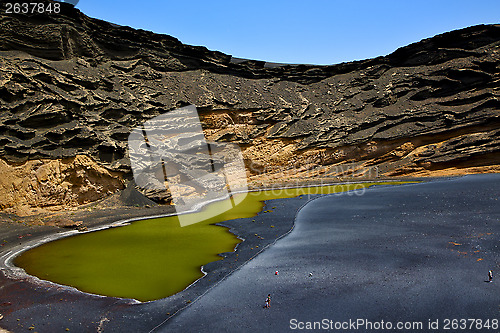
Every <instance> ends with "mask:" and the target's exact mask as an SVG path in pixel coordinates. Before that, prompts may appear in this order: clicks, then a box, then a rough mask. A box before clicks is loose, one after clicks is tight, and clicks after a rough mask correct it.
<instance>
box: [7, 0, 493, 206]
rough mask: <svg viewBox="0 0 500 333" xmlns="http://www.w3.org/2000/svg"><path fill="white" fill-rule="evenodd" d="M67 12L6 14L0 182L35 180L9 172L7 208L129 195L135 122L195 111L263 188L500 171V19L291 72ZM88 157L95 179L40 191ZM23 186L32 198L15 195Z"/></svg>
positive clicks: (206, 129) (211, 134)
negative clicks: (49, 173) (48, 175)
mask: <svg viewBox="0 0 500 333" xmlns="http://www.w3.org/2000/svg"><path fill="white" fill-rule="evenodd" d="M62 7H63V10H62V12H61V13H60V14H51V15H10V14H9V15H6V14H5V13H2V14H1V17H0V156H1V158H2V159H3V161H2V162H1V163H0V175H4V174H9V172H10V173H12V170H13V169H16V170H18V173H17V175H18V177H21V178H23V177H27V178H29V180H25V181H24V182H22V183H23V184H25V185H23V186H21V185H19V184H18V183H19V182H16V181H14V180H12V181H10V180H9V179H13V178H5V179H3V183H2V194H4V195H1V198H0V208H4V209H7V208H9V209H11V211H12V212H16V211H17V212H18V213H19V212H20V211H21V210H22V211H23V212H26V211H29V207H31V208H39V207H43V208H53V209H56V208H61V207H65V206H67V205H77V204H81V203H84V202H88V201H92V200H97V199H99V198H102V197H104V196H106V195H108V194H109V193H113V192H115V191H117V190H119V189H121V188H123V187H124V183H125V181H126V179H130V178H131V176H132V174H131V169H130V161H129V158H128V152H127V137H128V135H129V133H130V132H131V130H132V128H134V127H136V126H138V125H141V124H142V123H144V121H146V120H148V119H151V118H153V117H155V116H157V115H160V114H162V113H164V112H167V111H169V110H173V109H175V108H178V107H181V106H185V105H189V104H194V105H196V106H197V107H198V112H199V114H200V118H201V121H202V124H203V127H204V132H205V136H206V137H207V139H208V140H212V141H219V142H232V143H237V144H239V146H240V147H241V149H242V152H243V157H244V159H245V163H246V166H247V172H248V177H249V180H250V181H251V182H252V184H253V185H254V186H257V185H259V184H262V183H269V182H272V181H273V180H279V181H281V182H283V181H285V182H291V181H293V180H294V179H308V178H316V179H318V178H329V179H331V178H336V177H340V178H342V177H345V176H349V175H351V176H366V177H370V178H375V177H388V176H415V175H416V176H428V175H449V174H460V173H466V172H498V171H500V118H499V116H500V100H499V97H500V89H499V88H500V84H499V83H500V63H499V60H500V47H499V45H500V25H481V26H474V27H469V28H465V29H462V30H457V31H452V32H448V33H444V34H442V35H439V36H436V37H433V38H430V39H426V40H423V41H421V42H418V43H414V44H411V45H409V46H406V47H403V48H400V49H398V50H396V51H395V52H394V53H392V54H390V55H388V56H385V57H378V58H375V59H370V60H365V61H357V62H351V63H344V64H339V65H332V66H309V65H298V66H297V65H295V66H284V65H277V64H269V63H265V62H259V61H249V60H244V59H243V60H242V59H232V58H231V56H230V55H226V54H222V53H220V52H213V51H209V50H207V49H206V48H204V47H195V46H188V45H184V44H182V43H181V42H179V41H178V40H176V39H175V38H173V37H170V36H167V35H159V34H154V33H151V32H147V31H143V30H135V29H132V28H129V27H122V26H117V25H113V24H110V23H107V22H104V21H100V20H96V19H92V18H89V17H87V16H85V15H84V14H82V13H81V12H79V11H78V10H76V9H74V8H72V7H71V6H69V5H65V4H62ZM80 155H84V156H86V157H85V163H86V164H87V165H90V164H91V165H92V166H91V167H90V168H91V169H92V172H91V173H89V172H87V173H85V172H83V173H82V172H80V171H79V170H82V168H81V167H78V166H75V165H74V162H72V163H73V166H72V167H71V168H69V169H66V170H67V171H66V172H68V173H67V174H65V175H64V176H60V177H59V176H58V177H59V180H57V181H54V182H53V183H51V184H52V185H51V186H53V187H54V189H53V190H41V188H42V187H43V186H44V185H43V182H41V181H40V180H39V179H38V178H36V177H37V176H36V175H37V174H38V173H39V172H40V171H38V170H40V169H41V168H48V169H50V170H52V168H54V165H55V164H54V163H56V164H57V165H59V164H61V163H62V164H65V163H68V162H67V161H68V159H74V158H75V157H76V156H80ZM83 158H84V157H78V158H77V161H82V159H83ZM54 161H55V162H54ZM85 163H84V164H85ZM70 164H71V163H70ZM47 165H51V167H48V166H47ZM65 165H66V164H65ZM83 169H85V168H83ZM68 170H70V171H68ZM76 174H79V175H80V176H81V177H83V178H82V179H83V180H81V181H78V182H79V183H78V184H77V185H75V183H74V182H73V180H72V179H74V177H73V176H72V175H76ZM90 174H92V176H90ZM72 177H73V178H72ZM64 179H66V180H64ZM67 179H69V180H67ZM65 183H66V184H69V185H62V184H65ZM83 183H86V184H87V185H85V186H86V187H85V186H84V187H85V188H84V187H82V186H83V185H82V184H83ZM16 184H17V185H16ZM19 186H21V188H22V190H21V192H20V193H28V192H30V191H31V192H30V193H32V194H33V195H34V193H36V197H37V200H33V199H30V196H29V195H18V196H17V198H18V199H16V200H17V201H16V200H14V199H12V197H13V196H14V193H15V192H19V191H20V189H19ZM65 186H66V187H65ZM90 189H92V190H90ZM98 189H99V190H98ZM23 191H24V192H23ZM54 193H57V195H54ZM68 198H72V199H68ZM68 200H69V201H68ZM167 201H168V197H167ZM20 206H22V207H24V208H23V209H17V208H18V207H20Z"/></svg>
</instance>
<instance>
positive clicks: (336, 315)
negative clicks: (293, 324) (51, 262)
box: [0, 175, 500, 332]
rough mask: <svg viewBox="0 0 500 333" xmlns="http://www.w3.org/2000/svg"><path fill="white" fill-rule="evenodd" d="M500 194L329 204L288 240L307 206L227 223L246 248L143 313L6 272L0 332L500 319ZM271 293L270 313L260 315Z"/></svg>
mask: <svg viewBox="0 0 500 333" xmlns="http://www.w3.org/2000/svg"><path fill="white" fill-rule="evenodd" d="M499 184H500V175H478V176H467V177H463V178H458V179H451V180H435V181H432V182H429V183H422V184H418V185H402V186H397V187H380V188H372V189H368V190H367V191H366V193H365V195H363V196H359V197H358V196H349V195H345V194H344V195H342V196H338V195H329V196H326V197H321V198H319V199H316V200H313V201H311V202H310V203H308V204H307V205H306V206H305V207H304V208H303V209H302V210H300V213H299V214H298V216H297V219H296V221H295V222H296V224H295V228H294V229H293V230H292V232H291V233H290V234H288V235H286V234H287V233H288V232H289V231H290V230H291V229H292V227H293V225H294V224H293V221H294V219H295V215H296V212H297V211H298V210H299V208H300V207H301V206H303V205H304V203H305V202H306V201H307V198H306V197H304V198H295V199H278V200H274V201H272V202H270V204H269V206H273V207H276V208H275V209H273V214H265V213H260V214H259V215H258V216H257V217H254V218H249V219H238V220H234V221H230V222H225V223H222V224H225V225H227V226H228V227H231V228H232V232H235V233H236V234H238V235H240V236H242V237H243V238H245V239H246V240H245V242H243V243H242V244H240V246H239V247H238V250H237V251H236V252H235V253H226V254H224V255H225V256H226V257H225V259H224V260H221V261H218V262H215V263H211V264H208V265H206V266H205V267H204V269H205V270H206V271H208V272H209V274H208V275H207V276H206V277H205V278H202V279H200V280H198V281H197V282H196V283H195V284H194V285H192V286H191V287H190V288H188V289H186V290H185V291H183V292H181V293H179V294H176V295H174V296H171V297H168V298H166V299H163V300H158V301H154V302H149V303H140V304H137V303H135V302H133V301H131V300H124V299H116V298H110V297H99V296H95V295H88V294H83V293H80V292H78V291H75V290H71V289H70V288H65V287H61V286H57V285H52V284H47V283H43V282H40V281H36V279H33V278H28V279H23V280H16V279H12V278H9V277H6V276H5V272H2V274H1V275H2V276H0V288H1V290H2V291H1V293H0V313H2V314H3V315H4V318H3V319H2V320H1V321H0V326H2V327H5V328H7V329H9V330H11V331H14V332H16V331H25V330H27V329H28V328H29V327H30V326H31V325H33V326H34V330H35V331H38V332H53V331H60V330H61V329H65V328H69V329H70V331H78V332H81V331H93V332H95V331H98V330H99V329H100V330H101V331H103V332H148V331H150V330H152V329H153V328H155V327H156V329H155V331H169V332H170V331H179V332H185V331H193V332H196V331H217V330H222V331H228V330H231V329H232V328H234V327H238V328H239V330H242V331H256V330H257V331H259V330H262V329H264V330H276V331H286V330H289V328H290V327H289V326H290V323H289V321H290V319H292V318H297V319H298V320H301V321H313V320H318V318H319V319H320V320H321V319H323V318H330V319H332V320H344V319H347V318H350V319H355V318H368V319H372V320H386V321H387V320H395V319H397V318H401V320H412V321H417V320H420V319H422V320H423V319H425V321H426V323H427V320H428V319H439V318H444V317H445V316H453V318H459V316H462V315H464V316H469V318H473V317H471V316H473V315H475V316H476V317H478V318H484V319H487V318H488V317H489V318H498V314H499V312H498V303H499V299H498V296H496V297H495V295H498V291H499V289H498V286H499V285H498V283H491V284H490V283H484V282H483V281H484V280H486V277H487V276H486V274H487V271H488V270H489V269H492V270H493V271H494V272H495V269H496V270H500V267H499V266H498V264H499V262H500V258H499V249H498V247H496V246H498V235H499V234H500V228H499V226H500V223H499V221H500V216H499V210H500V208H499V206H500V205H499V204H498V201H497V199H498V197H499V195H498V194H499V190H498V188H500V187H499V186H498V185H499ZM317 197H319V196H317ZM270 208H271V207H265V208H264V210H266V209H270ZM252 220H255V222H252ZM271 225H272V226H274V228H272V227H271ZM489 233H491V234H490V235H488V234H489ZM255 234H257V235H259V236H260V237H257V236H255ZM282 235H286V237H283V238H281V239H280V240H278V241H277V242H276V243H275V244H274V245H273V243H274V240H275V239H276V238H277V237H280V236H282ZM481 235H483V236H481ZM450 242H454V243H456V244H462V245H453V244H452V243H450ZM263 249H265V251H262V250H263ZM459 251H460V252H459ZM474 251H479V252H474ZM461 252H462V253H461ZM465 252H467V253H465ZM258 253H260V254H258ZM252 258H254V259H253V260H250V259H252ZM478 259H482V260H479V261H477V260H478ZM249 260H250V261H249ZM495 265H496V266H495ZM238 267H240V268H239V269H237V268H238ZM234 269H237V270H236V271H235V272H233V271H234ZM275 270H279V272H280V273H279V275H278V276H275V275H274V271H275ZM309 272H312V273H313V276H312V277H309ZM231 273H232V274H231ZM268 293H271V294H272V295H273V298H272V299H273V300H272V307H271V309H263V308H262V305H263V301H264V299H265V296H266V295H267V294H268ZM492 315H495V316H496V317H492ZM426 316H429V317H428V318H426ZM17 319H19V320H17ZM235 325H236V326H235Z"/></svg>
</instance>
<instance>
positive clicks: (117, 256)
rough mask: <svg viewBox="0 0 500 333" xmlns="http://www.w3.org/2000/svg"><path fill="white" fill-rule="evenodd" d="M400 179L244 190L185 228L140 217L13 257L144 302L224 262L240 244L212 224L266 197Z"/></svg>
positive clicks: (249, 210)
mask: <svg viewBox="0 0 500 333" xmlns="http://www.w3.org/2000/svg"><path fill="white" fill-rule="evenodd" d="M399 183H400V182H399ZM399 183H396V182H391V183H359V184H348V185H336V186H321V187H306V188H294V189H286V190H268V191H259V192H249V193H246V194H236V195H238V196H245V195H246V196H245V198H244V199H243V201H242V202H241V203H240V204H238V205H237V206H236V207H234V208H231V209H229V210H227V211H224V210H225V209H227V207H228V204H230V202H229V200H224V201H219V202H213V203H211V204H209V205H207V206H205V207H204V208H203V209H202V210H201V211H200V212H197V213H191V214H189V218H190V219H193V221H196V222H197V221H199V222H197V223H194V224H191V225H188V226H185V227H180V225H179V221H178V218H177V217H176V216H170V217H163V218H156V219H148V220H141V221H135V222H133V223H131V224H129V225H126V226H123V227H117V228H109V229H104V230H100V231H96V232H89V233H84V234H79V235H75V236H72V237H67V238H62V239H59V240H56V241H53V242H49V243H46V244H43V245H41V246H38V247H35V248H33V249H31V250H28V251H26V252H24V253H22V254H21V255H20V256H19V257H17V258H15V260H14V264H15V265H16V266H18V267H21V268H23V269H24V270H25V271H26V272H27V273H28V274H31V275H34V276H37V277H39V278H41V279H44V280H49V281H53V282H56V283H59V284H63V285H69V286H73V287H76V288H77V289H79V290H81V291H85V292H89V293H93V294H99V295H106V296H116V297H124V298H133V299H137V300H140V301H150V300H155V299H160V298H164V297H167V296H170V295H173V294H175V293H177V292H179V291H181V290H183V289H185V288H186V287H187V286H188V285H190V284H191V283H193V282H194V281H196V280H197V279H199V278H200V277H202V276H203V273H202V272H201V269H200V267H201V266H202V265H205V264H207V263H209V262H213V261H216V260H221V259H222V257H220V256H219V255H218V254H219V253H223V252H230V251H234V248H235V246H236V245H237V244H238V243H240V242H241V240H239V239H238V238H237V237H236V236H235V235H233V234H231V233H230V232H229V230H228V229H227V228H225V227H221V226H216V225H214V224H215V223H218V222H222V221H227V220H232V219H236V218H246V217H252V216H255V215H256V214H257V213H258V212H260V211H261V210H262V208H263V205H264V204H263V201H264V200H272V199H278V198H291V197H296V196H299V195H307V194H319V193H322V194H326V193H335V192H341V191H348V190H353V189H360V188H362V187H369V186H372V185H387V184H399ZM221 211H223V212H222V213H220V214H218V215H216V216H215V217H210V218H207V216H214V215H215V214H217V213H218V212H221ZM271 214H272V212H271ZM118 219H119V216H117V220H118Z"/></svg>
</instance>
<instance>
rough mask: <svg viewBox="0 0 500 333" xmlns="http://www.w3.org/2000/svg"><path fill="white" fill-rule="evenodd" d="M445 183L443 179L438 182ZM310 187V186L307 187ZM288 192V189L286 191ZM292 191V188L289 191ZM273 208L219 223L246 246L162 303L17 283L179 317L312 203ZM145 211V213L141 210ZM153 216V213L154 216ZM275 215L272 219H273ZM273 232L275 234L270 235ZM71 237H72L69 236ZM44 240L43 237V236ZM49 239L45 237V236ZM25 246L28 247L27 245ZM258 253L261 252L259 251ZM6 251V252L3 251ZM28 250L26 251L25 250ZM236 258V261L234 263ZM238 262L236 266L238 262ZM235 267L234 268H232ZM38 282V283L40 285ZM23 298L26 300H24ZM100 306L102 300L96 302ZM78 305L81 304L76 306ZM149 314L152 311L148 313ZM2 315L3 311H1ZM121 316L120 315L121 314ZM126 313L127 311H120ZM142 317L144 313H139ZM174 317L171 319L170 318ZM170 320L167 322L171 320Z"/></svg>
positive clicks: (288, 227)
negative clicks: (180, 312) (265, 211)
mask: <svg viewBox="0 0 500 333" xmlns="http://www.w3.org/2000/svg"><path fill="white" fill-rule="evenodd" d="M445 178H446V179H449V178H450V177H445ZM453 178H459V177H453ZM439 179H442V178H439ZM432 180H433V179H389V180H378V181H377V182H390V181H425V182H428V181H432ZM361 182H372V181H349V182H342V183H340V182H339V183H330V184H323V186H327V185H333V186H335V185H343V184H352V183H361ZM316 186H321V184H319V185H316ZM308 187H311V186H308ZM284 188H287V187H284ZM288 188H292V187H288ZM273 189H277V188H268V189H260V190H273ZM254 191H257V190H254ZM323 195H324V194H313V195H311V197H312V198H313V199H314V197H318V196H323ZM272 201H273V205H275V206H278V201H279V202H280V203H279V204H280V205H281V206H282V207H284V206H285V204H284V201H287V204H286V206H287V207H288V208H286V209H285V211H282V212H281V213H279V212H278V210H276V214H263V213H262V212H263V211H264V210H266V208H267V206H268V205H269V200H267V201H265V202H264V207H263V209H262V210H261V212H259V213H258V214H257V215H256V216H255V217H253V218H246V219H236V220H231V221H224V223H222V222H221V223H217V225H219V226H222V227H226V228H227V229H228V232H231V233H233V234H234V235H235V236H236V237H238V238H241V239H243V242H241V243H239V244H237V246H236V248H235V250H234V251H232V252H226V253H221V254H219V255H220V256H221V257H222V260H218V261H215V262H211V263H207V264H206V265H203V266H202V267H200V269H201V270H202V272H204V274H205V275H204V276H203V277H201V278H199V279H197V280H196V281H194V282H193V283H191V284H189V286H187V287H186V288H185V289H184V290H182V291H180V292H179V293H176V294H174V295H172V296H170V297H167V298H164V299H159V300H154V301H148V302H139V301H134V300H132V299H125V298H116V297H107V296H101V295H96V294H90V293H85V292H82V291H79V290H77V289H75V288H73V287H69V286H63V285H59V284H56V283H53V282H48V283H47V281H45V280H41V279H38V278H36V277H32V276H30V275H27V274H25V276H23V277H19V276H18V277H17V280H18V281H19V280H22V281H23V283H26V284H28V286H27V287H29V288H36V287H42V289H44V290H45V291H46V292H48V293H49V294H50V293H51V290H52V289H54V288H55V289H58V290H64V293H68V294H71V295H72V297H76V298H78V299H80V300H81V299H88V298H91V299H96V298H97V299H101V300H102V301H104V303H107V302H106V301H109V300H112V301H113V303H117V304H121V305H122V306H123V305H125V306H126V307H129V306H132V308H133V309H135V310H132V309H129V310H127V311H125V312H126V313H128V314H129V315H130V313H129V311H131V312H132V313H134V314H135V312H136V311H137V306H139V307H141V308H150V307H154V308H165V307H166V308H168V309H169V312H168V313H169V316H170V317H172V316H173V314H174V313H178V312H179V311H180V310H181V309H184V308H185V307H187V306H189V305H190V304H191V302H193V300H195V299H198V298H199V297H201V296H202V295H204V294H205V293H206V292H208V290H210V289H211V288H213V287H214V286H216V285H218V284H219V283H221V282H222V281H224V279H225V278H227V277H228V276H230V275H231V274H232V273H234V272H235V271H236V270H238V269H239V268H240V267H242V266H243V265H244V264H245V263H247V262H248V261H250V260H251V259H253V258H255V257H256V256H257V255H259V254H260V253H262V252H263V251H264V250H265V249H267V248H268V247H269V246H270V245H272V244H274V243H275V242H276V241H277V240H278V239H280V238H282V237H284V235H286V234H288V233H289V232H290V231H291V230H292V229H293V227H294V217H295V215H296V214H297V212H298V210H299V209H300V207H302V206H304V205H305V204H306V203H307V202H309V201H310V200H307V201H305V200H303V199H302V198H301V197H300V196H299V197H295V198H289V199H274V200H272ZM154 209H155V208H149V209H148V212H152V210H154ZM142 211H144V209H142ZM290 212H292V213H293V214H291V215H293V216H290ZM152 213H154V211H153V212H152ZM165 215H175V213H172V212H170V213H166V214H165ZM271 215H272V218H271ZM151 216H153V215H148V216H144V215H143V216H141V217H140V218H128V219H125V220H120V221H116V220H114V221H112V222H109V223H107V224H106V223H105V224H101V225H96V227H95V228H96V229H95V230H97V229H99V230H100V229H106V228H110V227H113V225H117V224H120V225H123V224H122V223H126V221H128V222H132V221H135V220H143V219H148V218H151ZM285 216H288V217H287V218H286V219H287V220H288V222H287V223H276V221H277V220H280V219H282V218H284V217H285ZM252 219H254V220H256V221H257V222H259V223H260V224H259V225H257V223H253V224H252V223H251V222H250V221H251V220H252ZM273 224H274V225H276V228H273V229H270V228H269V226H270V225H273ZM271 230H272V232H271ZM58 231H59V230H57V229H55V230H54V229H52V230H50V231H47V232H46V233H47V234H52V235H53V236H56V237H62V236H58V234H59V233H60V232H58ZM88 232H93V231H88ZM68 233H70V234H68ZM64 234H66V236H65V237H67V236H70V235H74V234H78V232H77V231H69V232H65V233H64ZM254 234H259V235H260V236H264V237H263V238H262V239H260V238H256V237H253V235H254ZM42 237H43V236H42ZM45 237H46V235H45ZM34 241H36V240H34ZM26 243H28V242H26V241H25V240H24V239H23V240H22V241H21V244H26ZM25 246H26V245H25ZM257 249H258V250H257ZM2 250H4V249H2ZM25 250H26V249H25ZM4 256H5V250H4V251H3V252H2V257H4ZM235 258H236V260H235ZM232 260H235V263H234V264H232V263H231V261H232ZM236 261H237V262H236ZM233 265H234V266H233ZM0 271H2V273H3V275H4V277H5V279H6V280H11V279H15V278H13V277H9V276H8V274H6V273H8V272H6V271H5V268H3V267H2V268H1V269H0ZM37 280H38V281H37ZM2 282H4V281H2V279H0V286H1V285H2V284H3V283H2ZM29 288H28V289H29ZM21 297H23V296H21ZM27 297H29V295H28V294H27V295H25V296H24V298H27ZM97 302H98V303H99V300H97ZM77 303H78V302H77ZM148 311H150V310H148ZM0 312H1V310H0ZM119 312H120V311H119ZM121 312H124V311H121ZM138 312H139V313H140V312H141V311H138ZM170 314H171V315H170ZM170 317H168V318H170ZM162 318H165V316H164V312H163V315H162Z"/></svg>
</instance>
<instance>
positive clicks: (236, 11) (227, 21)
mask: <svg viewBox="0 0 500 333" xmlns="http://www.w3.org/2000/svg"><path fill="white" fill-rule="evenodd" d="M77 8H79V9H80V10H81V11H83V12H84V13H85V14H87V15H89V16H91V17H95V18H99V19H102V20H106V21H110V22H113V23H117V24H121V25H127V26H131V27H133V28H139V29H144V30H150V31H154V32H157V33H164V34H168V35H171V36H174V37H176V38H177V39H179V40H180V41H182V42H183V43H186V44H191V45H203V46H206V47H207V48H209V49H211V50H218V51H221V52H224V53H227V54H231V55H233V56H235V57H241V58H250V59H258V60H266V61H272V62H284V63H310V64H336V63H341V62H346V61H352V60H360V59H368V58H373V57H376V56H379V55H386V54H389V53H391V52H393V51H394V50H396V49H397V48H398V47H401V46H405V45H408V44H410V43H413V42H416V41H419V40H421V39H423V38H428V37H432V36H434V35H437V34H440V33H443V32H446V31H450V30H454V29H460V28H465V27H467V26H471V25H476V24H482V23H500V1H498V0H491V1H490V0H485V1H481V0H475V1H472V0H469V1H463V0H453V1H449V0H433V1H411V0H408V1H407V0H372V1H355V0H351V1H349V0H330V1H328V0H310V1H307V0H302V1H295V0H288V1H281V0H279V1H272V0H267V1H262V0H256V1H238V0H232V1H226V0H221V1H217V0H213V1H198V0H191V1H170V0H163V1H161V0H155V1H131V0H122V1H102V0H80V2H79V4H78V5H77Z"/></svg>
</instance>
